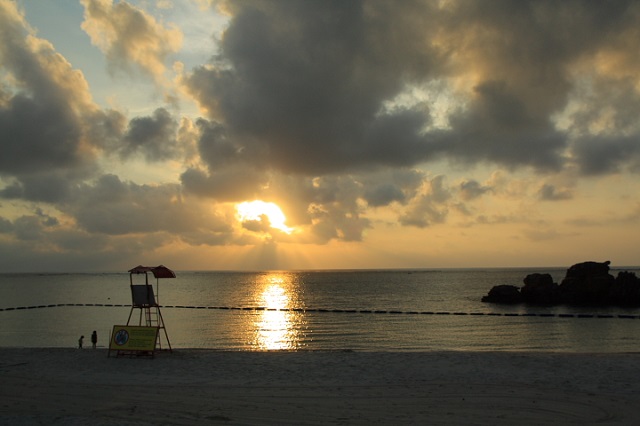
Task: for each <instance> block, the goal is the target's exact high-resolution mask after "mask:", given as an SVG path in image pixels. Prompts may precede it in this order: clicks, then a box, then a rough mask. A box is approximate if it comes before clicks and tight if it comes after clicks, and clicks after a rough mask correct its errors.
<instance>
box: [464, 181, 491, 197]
mask: <svg viewBox="0 0 640 426" xmlns="http://www.w3.org/2000/svg"><path fill="white" fill-rule="evenodd" d="M491 189H492V188H491V187H490V186H485V185H481V184H480V183H479V182H478V181H476V180H473V179H471V180H465V181H463V182H461V183H460V198H462V199H463V200H465V201H469V200H473V199H475V198H478V197H481V196H482V195H483V194H486V193H487V192H489V191H491Z"/></svg>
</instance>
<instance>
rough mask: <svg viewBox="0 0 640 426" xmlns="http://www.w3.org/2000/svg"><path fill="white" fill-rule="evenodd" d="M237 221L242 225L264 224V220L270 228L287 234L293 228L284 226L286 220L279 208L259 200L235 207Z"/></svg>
mask: <svg viewBox="0 0 640 426" xmlns="http://www.w3.org/2000/svg"><path fill="white" fill-rule="evenodd" d="M236 210H237V212H238V219H239V220H240V222H242V223H246V222H254V223H259V224H264V222H263V221H264V218H265V217H266V219H267V221H268V226H269V227H270V228H275V229H278V230H280V231H282V232H285V233H287V234H291V233H292V232H293V228H290V227H288V226H287V225H285V222H286V220H287V218H286V216H285V215H284V213H282V210H281V209H280V207H278V206H277V205H276V204H274V203H267V202H264V201H261V200H255V201H245V202H244V203H240V204H237V205H236Z"/></svg>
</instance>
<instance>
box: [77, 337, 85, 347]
mask: <svg viewBox="0 0 640 426" xmlns="http://www.w3.org/2000/svg"><path fill="white" fill-rule="evenodd" d="M83 339H84V336H80V338H79V339H78V349H82V340H83Z"/></svg>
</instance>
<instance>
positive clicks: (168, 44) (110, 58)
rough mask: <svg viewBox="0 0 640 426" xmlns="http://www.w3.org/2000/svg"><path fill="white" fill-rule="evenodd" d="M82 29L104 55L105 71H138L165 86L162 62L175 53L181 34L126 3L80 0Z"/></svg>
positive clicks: (109, 0) (174, 28)
mask: <svg viewBox="0 0 640 426" xmlns="http://www.w3.org/2000/svg"><path fill="white" fill-rule="evenodd" d="M81 3H82V5H83V6H84V8H85V13H84V18H85V20H84V22H83V23H82V29H83V30H84V31H85V32H86V33H87V34H88V35H89V37H91V42H92V43H93V44H94V45H96V46H98V47H99V48H100V49H101V50H102V51H103V52H104V53H105V55H106V58H107V63H108V67H109V70H110V71H111V72H112V73H115V72H116V71H125V72H127V73H133V72H134V70H135V71H141V72H142V73H144V74H146V75H149V76H151V77H153V78H154V79H155V81H156V82H157V83H159V84H161V85H165V84H166V81H165V77H164V73H165V71H166V67H165V61H166V60H167V58H168V57H169V56H170V55H171V54H173V53H175V52H177V51H178V49H179V48H180V46H181V44H182V32H181V31H180V30H179V29H178V28H176V27H175V26H172V25H169V26H166V27H165V26H163V25H162V23H159V22H157V21H156V19H155V18H153V17H152V16H151V15H149V14H147V13H146V12H144V11H143V10H141V9H139V8H136V7H134V6H132V5H131V4H129V3H128V2H126V1H119V2H118V3H116V4H114V3H113V1H112V0H82V1H81Z"/></svg>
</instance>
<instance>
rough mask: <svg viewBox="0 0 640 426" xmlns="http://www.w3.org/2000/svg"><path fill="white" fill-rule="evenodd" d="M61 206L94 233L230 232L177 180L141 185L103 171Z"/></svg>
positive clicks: (213, 213)
mask: <svg viewBox="0 0 640 426" xmlns="http://www.w3.org/2000/svg"><path fill="white" fill-rule="evenodd" d="M61 209H62V210H63V211H64V212H65V213H67V214H69V215H71V216H72V217H74V218H75V220H76V222H77V224H78V226H80V227H81V228H82V229H84V230H86V231H88V232H91V233H100V234H108V235H124V234H139V233H154V232H169V233H174V234H176V235H180V233H182V232H191V231H195V230H201V231H202V232H203V233H207V232H214V233H217V232H229V231H230V230H229V228H228V226H227V225H226V224H225V220H224V219H223V218H221V217H220V216H219V215H218V214H217V213H216V212H215V211H211V210H208V211H207V209H206V208H205V207H204V206H203V205H201V204H200V203H197V202H195V201H194V202H187V201H186V200H185V197H183V196H182V194H181V191H180V187H179V185H177V184H165V185H155V186H151V185H139V184H135V183H133V182H123V181H121V180H120V179H119V178H118V177H117V176H114V175H104V176H102V177H100V179H98V180H97V181H96V182H95V184H94V185H88V184H85V185H82V186H80V187H79V188H78V189H77V192H76V193H75V194H74V197H73V202H71V203H69V204H68V205H65V206H62V207H61Z"/></svg>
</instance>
